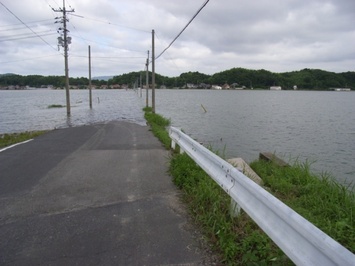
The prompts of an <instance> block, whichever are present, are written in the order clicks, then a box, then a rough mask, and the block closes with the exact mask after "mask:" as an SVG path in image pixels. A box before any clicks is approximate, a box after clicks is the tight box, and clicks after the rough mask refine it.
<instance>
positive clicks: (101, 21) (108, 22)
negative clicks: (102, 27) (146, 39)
mask: <svg viewBox="0 0 355 266" xmlns="http://www.w3.org/2000/svg"><path fill="white" fill-rule="evenodd" d="M71 15H72V16H74V17H78V18H82V19H87V20H92V21H96V22H100V23H104V24H109V25H113V26H118V27H122V28H127V29H131V30H136V31H141V32H145V33H150V31H148V30H143V29H138V28H133V27H129V26H125V25H120V24H116V23H111V22H110V21H103V20H100V19H95V18H88V17H84V16H81V15H76V14H71Z"/></svg>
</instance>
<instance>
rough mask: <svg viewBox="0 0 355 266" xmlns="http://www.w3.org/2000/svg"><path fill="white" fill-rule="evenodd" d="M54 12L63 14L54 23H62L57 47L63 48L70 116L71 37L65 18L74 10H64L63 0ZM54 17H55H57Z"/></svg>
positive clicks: (68, 112) (68, 113)
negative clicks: (69, 52)
mask: <svg viewBox="0 0 355 266" xmlns="http://www.w3.org/2000/svg"><path fill="white" fill-rule="evenodd" d="M53 11H54V12H61V13H63V16H62V17H61V18H60V17H59V18H60V20H59V21H56V22H55V23H58V22H59V23H63V28H59V29H58V33H59V31H62V33H61V35H63V37H62V36H60V37H58V49H59V46H62V47H63V48H64V67H65V92H66V100H67V115H68V116H70V95H69V67H68V50H69V44H70V43H71V37H68V30H67V22H68V21H69V20H68V19H67V13H68V12H74V9H72V10H66V9H65V0H63V8H59V9H57V10H55V9H53ZM59 18H56V19H59Z"/></svg>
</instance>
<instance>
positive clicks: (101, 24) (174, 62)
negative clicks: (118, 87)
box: [0, 0, 355, 77]
mask: <svg viewBox="0 0 355 266" xmlns="http://www.w3.org/2000/svg"><path fill="white" fill-rule="evenodd" d="M205 2H206V0H95V1H92V0H66V1H65V3H66V9H67V10H71V9H75V12H74V13H70V14H69V15H68V18H69V22H68V30H69V31H70V33H69V35H70V36H71V37H72V43H71V45H70V51H69V72H70V76H73V77H82V76H83V77H87V76H88V46H89V45H90V46H91V52H92V76H103V75H119V74H123V73H128V72H131V71H140V70H144V68H145V62H146V58H147V51H148V50H150V51H151V50H152V34H151V32H152V29H154V30H155V33H156V34H155V45H156V48H155V54H156V56H157V55H159V54H160V53H161V52H162V51H163V50H164V49H165V48H166V47H167V46H168V45H169V44H170V43H171V41H172V40H173V39H174V38H175V37H176V36H177V35H178V33H179V32H180V31H181V30H182V29H183V28H184V26H185V25H186V24H187V23H188V22H189V21H190V19H191V18H192V17H193V16H194V15H195V13H196V12H197V11H198V10H199V9H200V8H201V7H202V5H203V4H204V3H205ZM62 7H63V1H62V0H25V1H24V0H0V74H1V73H17V74H20V75H30V74H39V75H64V57H63V49H62V48H61V49H60V50H59V51H58V46H57V37H59V34H58V33H57V29H58V28H59V27H60V25H59V24H55V23H54V22H55V17H58V16H61V15H62V14H61V13H56V12H54V11H53V10H52V8H53V9H55V10H58V9H60V8H62ZM233 67H242V68H248V69H266V70H270V71H273V72H287V71H293V70H300V69H303V68H317V69H324V70H327V71H333V72H346V71H355V1H354V0H258V1H250V0H210V1H209V2H208V3H207V5H206V6H205V7H204V8H203V9H202V11H201V12H200V13H199V15H198V16H197V17H196V18H195V19H194V20H193V21H192V23H191V24H190V25H189V26H188V27H187V29H186V30H185V31H184V32H183V33H182V35H181V36H180V37H179V38H178V39H177V40H176V41H175V43H174V44H173V45H172V46H171V47H170V48H169V49H168V50H167V51H166V52H165V53H164V54H163V55H162V56H161V57H160V58H159V59H157V61H156V72H157V73H159V74H162V75H166V76H171V77H174V76H179V75H180V74H181V73H183V72H188V71H199V72H202V73H206V74H213V73H216V72H220V71H223V70H227V69H230V68H233ZM150 69H151V65H150Z"/></svg>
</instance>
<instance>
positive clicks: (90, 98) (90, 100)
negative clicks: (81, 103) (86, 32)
mask: <svg viewBox="0 0 355 266" xmlns="http://www.w3.org/2000/svg"><path fill="white" fill-rule="evenodd" d="M89 102H90V108H92V91H91V48H90V45H89Z"/></svg>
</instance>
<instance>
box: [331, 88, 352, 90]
mask: <svg viewBox="0 0 355 266" xmlns="http://www.w3.org/2000/svg"><path fill="white" fill-rule="evenodd" d="M334 90H335V91H351V90H350V88H335V89H334Z"/></svg>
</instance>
